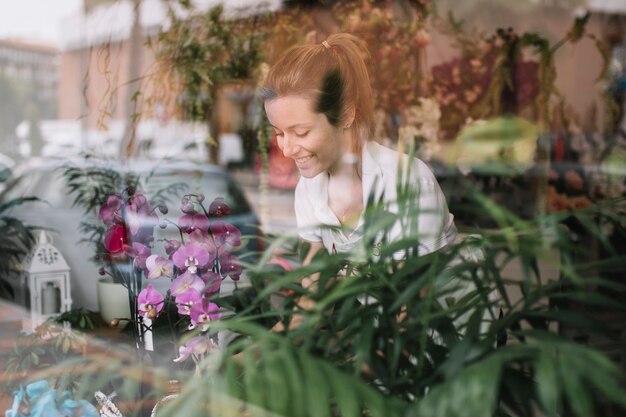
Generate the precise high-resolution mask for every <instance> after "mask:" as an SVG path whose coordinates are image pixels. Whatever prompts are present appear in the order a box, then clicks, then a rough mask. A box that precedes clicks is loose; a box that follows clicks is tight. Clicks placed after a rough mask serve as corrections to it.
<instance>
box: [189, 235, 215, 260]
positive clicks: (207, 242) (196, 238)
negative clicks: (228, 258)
mask: <svg viewBox="0 0 626 417" xmlns="http://www.w3.org/2000/svg"><path fill="white" fill-rule="evenodd" d="M189 243H194V244H196V245H198V246H200V247H202V248H204V250H206V251H207V252H209V257H210V258H212V259H215V255H216V254H217V248H216V247H215V243H213V238H212V237H211V236H209V232H208V231H202V230H199V229H196V230H194V231H193V232H191V233H189Z"/></svg>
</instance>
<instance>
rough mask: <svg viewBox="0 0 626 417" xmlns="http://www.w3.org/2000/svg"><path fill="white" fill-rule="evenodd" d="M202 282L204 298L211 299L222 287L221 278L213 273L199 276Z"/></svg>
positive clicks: (208, 272)
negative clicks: (203, 284)
mask: <svg viewBox="0 0 626 417" xmlns="http://www.w3.org/2000/svg"><path fill="white" fill-rule="evenodd" d="M200 278H202V281H204V283H205V286H204V294H205V297H211V296H213V295H215V294H217V293H219V292H220V287H221V286H222V277H220V276H219V275H218V274H216V273H215V272H213V271H206V272H204V273H202V274H201V275H200Z"/></svg>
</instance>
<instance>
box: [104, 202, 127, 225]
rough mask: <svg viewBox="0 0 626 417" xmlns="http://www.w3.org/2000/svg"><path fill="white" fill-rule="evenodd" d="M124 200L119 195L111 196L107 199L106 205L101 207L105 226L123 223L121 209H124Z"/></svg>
mask: <svg viewBox="0 0 626 417" xmlns="http://www.w3.org/2000/svg"><path fill="white" fill-rule="evenodd" d="M122 202H123V200H122V199H121V198H120V197H119V196H117V195H110V196H109V197H108V198H107V201H106V203H104V204H103V205H102V207H100V213H99V216H100V219H101V220H102V221H103V222H104V224H107V225H108V224H112V223H113V222H116V223H121V221H122V215H121V212H120V209H121V207H122Z"/></svg>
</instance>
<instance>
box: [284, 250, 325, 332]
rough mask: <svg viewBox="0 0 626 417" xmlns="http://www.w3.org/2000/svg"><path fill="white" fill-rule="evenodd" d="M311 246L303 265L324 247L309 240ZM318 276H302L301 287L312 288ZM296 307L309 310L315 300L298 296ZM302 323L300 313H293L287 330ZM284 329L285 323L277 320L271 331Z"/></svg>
mask: <svg viewBox="0 0 626 417" xmlns="http://www.w3.org/2000/svg"><path fill="white" fill-rule="evenodd" d="M309 243H310V245H311V247H310V248H309V252H308V253H307V255H306V256H305V258H304V261H303V265H309V264H310V263H311V261H312V260H313V257H314V256H315V254H316V253H317V252H319V251H320V250H322V249H323V248H324V245H323V244H322V242H309ZM318 278H319V274H313V275H311V276H308V277H304V278H302V281H301V284H302V287H303V288H306V289H309V288H310V289H311V290H313V289H314V285H316V283H317V280H318ZM295 304H296V306H297V309H299V310H310V309H312V308H313V306H315V302H314V301H313V300H311V299H310V298H308V297H307V296H302V297H300V298H298V299H297V300H296V302H295ZM301 323H302V315H301V314H297V313H294V314H293V315H292V317H291V321H290V322H289V330H293V329H297V328H298V327H299V326H300V324H301ZM284 330H285V325H284V324H283V322H282V321H279V322H278V323H276V324H275V325H274V327H272V331H274V332H282V331H284Z"/></svg>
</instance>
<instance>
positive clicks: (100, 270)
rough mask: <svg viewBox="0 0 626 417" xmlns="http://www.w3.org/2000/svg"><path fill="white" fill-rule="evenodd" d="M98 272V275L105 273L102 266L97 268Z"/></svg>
mask: <svg viewBox="0 0 626 417" xmlns="http://www.w3.org/2000/svg"><path fill="white" fill-rule="evenodd" d="M98 274H100V275H104V274H105V271H104V267H103V266H101V267H100V269H98Z"/></svg>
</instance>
